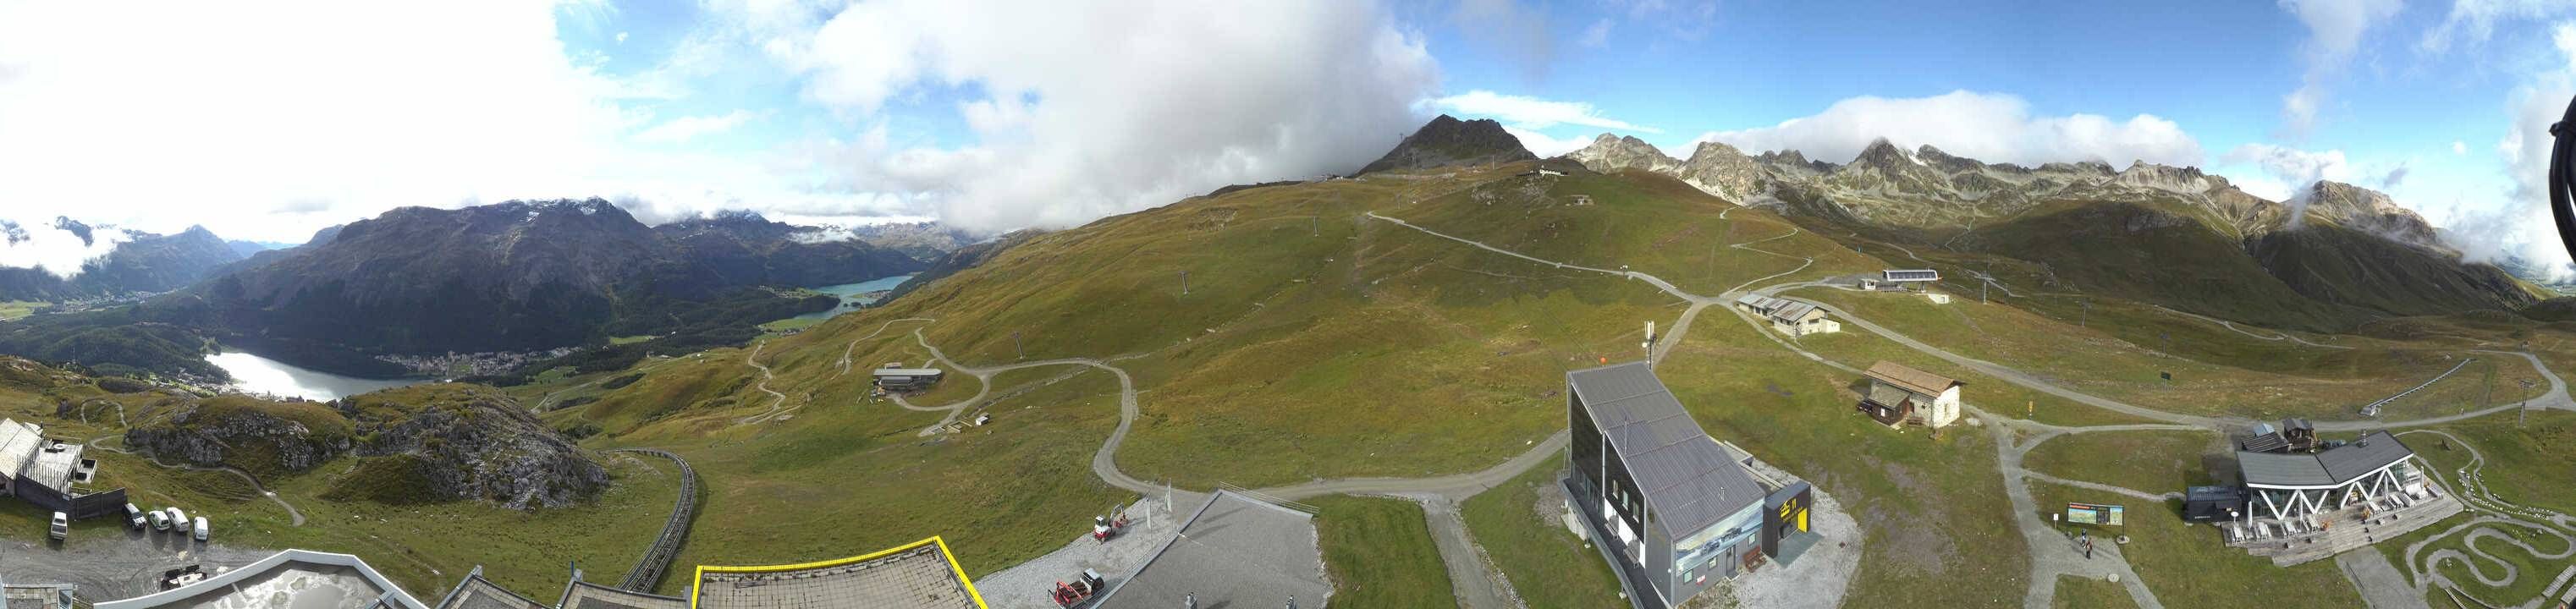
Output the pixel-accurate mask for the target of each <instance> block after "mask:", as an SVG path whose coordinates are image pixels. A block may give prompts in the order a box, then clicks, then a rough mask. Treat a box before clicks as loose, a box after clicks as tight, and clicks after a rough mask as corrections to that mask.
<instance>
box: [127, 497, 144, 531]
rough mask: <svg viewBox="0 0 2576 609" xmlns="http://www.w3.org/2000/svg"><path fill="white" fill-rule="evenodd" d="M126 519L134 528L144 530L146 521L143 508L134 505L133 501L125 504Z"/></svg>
mask: <svg viewBox="0 0 2576 609" xmlns="http://www.w3.org/2000/svg"><path fill="white" fill-rule="evenodd" d="M125 520H126V524H128V525H130V526H133V527H134V530H137V531H140V530H143V525H144V524H145V522H146V521H145V520H144V519H143V508H139V507H134V504H131V503H128V504H125Z"/></svg>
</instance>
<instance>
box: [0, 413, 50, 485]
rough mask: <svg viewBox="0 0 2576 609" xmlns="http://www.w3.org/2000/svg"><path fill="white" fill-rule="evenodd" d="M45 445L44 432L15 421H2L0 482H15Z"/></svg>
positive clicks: (0, 426)
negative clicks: (38, 450)
mask: <svg viewBox="0 0 2576 609" xmlns="http://www.w3.org/2000/svg"><path fill="white" fill-rule="evenodd" d="M44 445H45V434H44V430H41V429H38V428H37V427H36V426H35V425H33V424H29V423H20V422H18V421H16V420H13V419H0V480H14V479H17V477H18V472H21V471H25V470H26V469H27V462H28V461H32V460H34V459H35V458H36V449H38V448H42V447H44Z"/></svg>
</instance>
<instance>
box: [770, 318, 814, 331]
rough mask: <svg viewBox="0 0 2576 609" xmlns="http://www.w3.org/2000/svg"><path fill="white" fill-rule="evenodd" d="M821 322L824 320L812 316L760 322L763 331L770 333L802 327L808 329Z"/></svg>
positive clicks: (800, 328)
mask: <svg viewBox="0 0 2576 609" xmlns="http://www.w3.org/2000/svg"><path fill="white" fill-rule="evenodd" d="M819 323H823V320H820V319H815V318H811V317H790V318H786V319H779V320H772V321H765V322H761V324H760V329H761V331H764V332H769V333H771V334H777V333H780V332H786V331H789V330H802V329H806V328H811V327H814V324H819Z"/></svg>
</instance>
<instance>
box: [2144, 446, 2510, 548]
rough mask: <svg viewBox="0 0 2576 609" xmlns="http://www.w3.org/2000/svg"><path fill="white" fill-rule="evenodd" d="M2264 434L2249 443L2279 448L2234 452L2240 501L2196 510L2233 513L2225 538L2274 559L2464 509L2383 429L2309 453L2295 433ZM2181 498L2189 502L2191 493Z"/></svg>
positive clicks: (2373, 539)
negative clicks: (2284, 439) (2286, 439)
mask: <svg viewBox="0 0 2576 609" xmlns="http://www.w3.org/2000/svg"><path fill="white" fill-rule="evenodd" d="M2301 423H2304V422H2301ZM2285 427H2290V428H2297V427H2302V426H2300V425H2291V426H2285ZM2284 435H2287V434H2284ZM2264 436H2265V433H2264V431H2263V430H2259V429H2258V430H2257V433H2256V434H2254V435H2253V436H2250V437H2248V438H2247V440H2250V441H2248V442H2246V444H2247V445H2250V446H2257V447H2273V446H2277V448H2274V449H2273V450H2240V451H2237V453H2236V464H2237V470H2238V473H2240V474H2241V475H2242V476H2243V480H2244V483H2245V486H2244V488H2245V493H2244V494H2243V495H2242V496H2241V498H2240V499H2237V501H2241V502H2242V503H2241V504H2238V503H2232V502H2226V501H2225V499H2226V498H2224V497H2212V499H2217V500H2219V501H2215V502H2208V501H2205V502H2203V503H2216V505H2203V506H2201V507H2200V508H2198V509H2200V510H2202V511H2203V512H2204V513H2206V514H2207V515H2214V514H2215V513H2226V514H2229V515H2231V516H2233V519H2231V520H2229V521H2225V522H2223V523H2222V524H2220V525H2219V530H2220V531H2221V532H2222V534H2223V535H2224V536H2225V539H2226V541H2227V544H2228V545H2231V546H2235V547H2238V548H2243V549H2245V550H2246V551H2247V552H2249V553H2252V554H2254V555H2256V556H2263V557H2268V558H2271V559H2272V563H2273V564H2276V565H2283V566H2287V565H2295V564H2300V563H2304V562H2309V561H2314V560H2322V559H2325V558H2328V557H2332V556H2334V555H2336V554H2340V553H2343V552H2346V551H2350V550H2353V549H2357V548H2361V547H2363V546H2368V545H2370V544H2374V543H2378V542H2380V541H2382V540H2386V539H2389V538H2393V537H2397V536H2401V535H2405V534H2406V533H2407V532H2409V531H2414V530H2416V529H2420V528H2423V527H2426V526H2431V525H2432V524H2433V523H2435V522H2438V521H2440V520H2442V519H2443V518H2448V517H2450V516H2451V515H2452V514H2457V513H2459V512H2460V511H2461V510H2463V509H2465V506H2463V505H2462V504H2461V503H2460V501H2459V499H2458V498H2457V497H2453V496H2451V495H2450V493H2448V492H2446V491H2444V490H2443V489H2442V488H2441V487H2440V485H2439V484H2437V483H2435V482H2434V481H2433V480H2432V479H2431V477H2430V476H2428V475H2427V474H2426V472H2427V471H2429V470H2428V467H2429V466H2428V465H2426V464H2425V463H2424V460H2423V458H2422V457H2418V456H2416V455H2415V451H2414V450H2413V449H2411V448H2408V447H2407V446H2406V443H2405V442H2401V441H2398V439H2397V437H2396V436H2393V435H2389V434H2388V432H2384V431H2374V432H2370V433H2367V434H2363V435H2362V436H2361V437H2360V438H2357V439H2354V440H2352V441H2351V442H2349V443H2338V442H2318V443H2317V445H2318V446H2320V447H2322V448H2323V450H2318V451H2314V452H2309V451H2304V450H2299V449H2297V448H2295V447H2294V446H2295V445H2296V444H2297V440H2293V442H2290V443H2280V442H2274V441H2270V440H2267V439H2265V438H2264ZM2309 437H2310V438H2312V437H2313V436H2312V435H2310V436H2309ZM2302 439H2304V438H2302ZM2195 494H2200V493H2199V492H2198V489H2195ZM2185 503H2186V505H2185V507H2186V509H2190V508H2192V506H2191V505H2190V504H2191V503H2193V502H2192V501H2189V498H2188V497H2187V498H2186V502H2185ZM2237 505H2241V506H2242V507H2241V508H2237V507H2235V506H2237Z"/></svg>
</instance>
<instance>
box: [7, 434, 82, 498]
mask: <svg viewBox="0 0 2576 609" xmlns="http://www.w3.org/2000/svg"><path fill="white" fill-rule="evenodd" d="M37 446H38V448H37V449H36V456H35V458H33V459H29V460H28V461H27V468H26V470H25V471H24V472H22V474H23V475H25V476H26V478H27V479H28V480H31V481H34V482H35V483H36V484H37V485H39V486H43V487H45V488H49V489H54V490H57V491H67V492H68V491H70V490H71V487H72V474H73V473H74V472H77V471H78V470H79V469H80V455H81V449H82V448H87V447H85V446H82V445H80V444H71V443H64V444H60V445H56V444H52V443H39V444H37ZM53 446H61V447H63V449H62V450H61V451H54V450H51V448H52V447H53Z"/></svg>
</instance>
